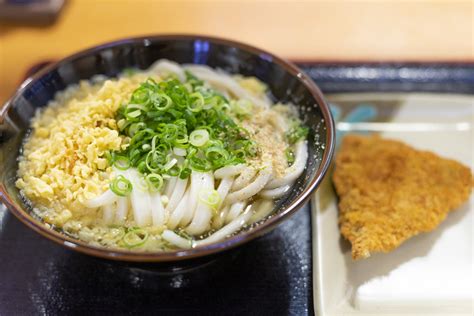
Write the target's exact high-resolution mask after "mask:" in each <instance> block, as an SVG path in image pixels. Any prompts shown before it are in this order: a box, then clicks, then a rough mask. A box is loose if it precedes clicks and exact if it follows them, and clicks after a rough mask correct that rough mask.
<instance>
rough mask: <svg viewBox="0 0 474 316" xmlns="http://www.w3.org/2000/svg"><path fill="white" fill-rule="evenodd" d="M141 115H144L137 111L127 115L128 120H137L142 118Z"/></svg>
mask: <svg viewBox="0 0 474 316" xmlns="http://www.w3.org/2000/svg"><path fill="white" fill-rule="evenodd" d="M140 114H142V112H141V111H140V110H136V111H132V112H129V113H127V114H126V115H127V117H128V118H137V117H139V116H140Z"/></svg>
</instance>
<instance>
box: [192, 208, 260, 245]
mask: <svg viewBox="0 0 474 316" xmlns="http://www.w3.org/2000/svg"><path fill="white" fill-rule="evenodd" d="M251 208H252V207H251V205H249V206H247V208H246V209H245V211H244V212H243V213H242V214H241V215H240V216H238V217H237V218H236V219H234V220H233V221H232V222H230V223H229V224H227V225H225V226H224V227H222V228H221V229H219V230H218V231H216V232H215V233H214V234H212V235H211V236H209V237H207V238H205V239H202V240H198V241H196V242H195V243H194V246H203V245H208V244H211V243H213V242H216V241H219V240H222V239H225V238H226V237H227V236H230V235H232V234H233V233H235V232H236V231H238V230H239V229H241V228H242V227H243V226H244V225H245V224H246V223H247V222H248V220H249V219H250V217H251V216H252V212H251Z"/></svg>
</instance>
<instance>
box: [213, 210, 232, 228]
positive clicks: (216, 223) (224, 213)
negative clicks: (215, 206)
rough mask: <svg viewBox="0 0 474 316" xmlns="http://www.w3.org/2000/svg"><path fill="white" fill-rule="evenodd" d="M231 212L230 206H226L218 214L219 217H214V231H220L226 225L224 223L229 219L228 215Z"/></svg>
mask: <svg viewBox="0 0 474 316" xmlns="http://www.w3.org/2000/svg"><path fill="white" fill-rule="evenodd" d="M229 210H230V205H224V206H223V207H222V208H221V209H220V210H219V212H217V215H216V216H214V218H213V219H212V228H214V229H219V228H221V227H222V225H224V221H225V219H226V217H227V214H228V213H229Z"/></svg>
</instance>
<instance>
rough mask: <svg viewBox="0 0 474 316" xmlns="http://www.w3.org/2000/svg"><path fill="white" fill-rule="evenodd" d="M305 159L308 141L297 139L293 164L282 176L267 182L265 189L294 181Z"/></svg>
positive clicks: (300, 172) (306, 158) (302, 167)
mask: <svg viewBox="0 0 474 316" xmlns="http://www.w3.org/2000/svg"><path fill="white" fill-rule="evenodd" d="M307 160H308V143H307V141H305V140H304V141H299V142H298V143H296V152H295V162H294V163H293V165H292V166H291V167H288V168H287V169H286V170H285V175H284V176H283V177H281V178H276V179H273V180H272V181H270V182H268V184H267V185H266V186H265V189H275V188H278V187H281V186H284V185H287V184H291V183H292V182H294V181H295V180H296V179H298V177H299V176H300V175H301V174H302V173H303V171H304V168H305V167H306V161H307Z"/></svg>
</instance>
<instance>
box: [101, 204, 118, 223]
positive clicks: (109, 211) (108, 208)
mask: <svg viewBox="0 0 474 316" xmlns="http://www.w3.org/2000/svg"><path fill="white" fill-rule="evenodd" d="M116 210H117V205H116V204H115V202H113V203H110V204H105V205H104V206H102V212H103V214H102V215H103V217H102V219H103V221H104V224H106V225H109V224H112V223H113V222H114V217H115V212H116Z"/></svg>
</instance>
